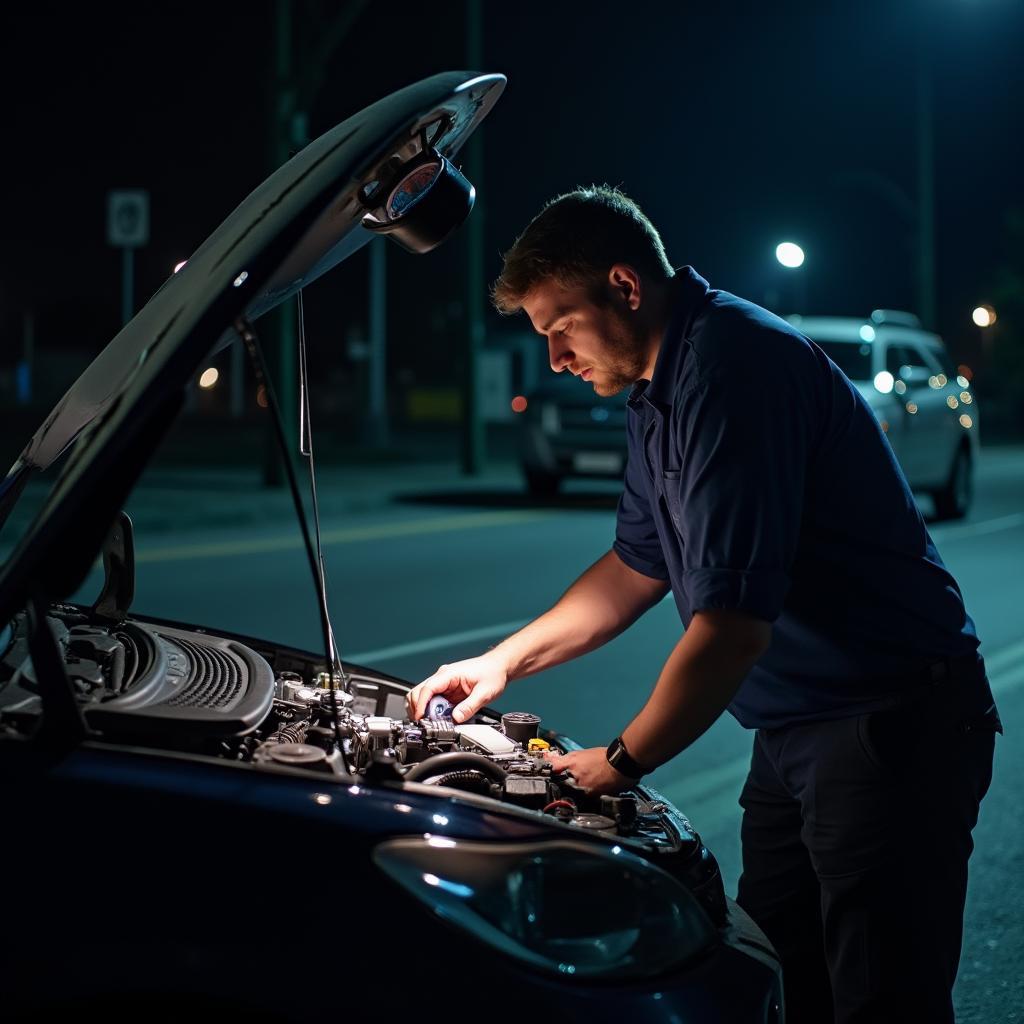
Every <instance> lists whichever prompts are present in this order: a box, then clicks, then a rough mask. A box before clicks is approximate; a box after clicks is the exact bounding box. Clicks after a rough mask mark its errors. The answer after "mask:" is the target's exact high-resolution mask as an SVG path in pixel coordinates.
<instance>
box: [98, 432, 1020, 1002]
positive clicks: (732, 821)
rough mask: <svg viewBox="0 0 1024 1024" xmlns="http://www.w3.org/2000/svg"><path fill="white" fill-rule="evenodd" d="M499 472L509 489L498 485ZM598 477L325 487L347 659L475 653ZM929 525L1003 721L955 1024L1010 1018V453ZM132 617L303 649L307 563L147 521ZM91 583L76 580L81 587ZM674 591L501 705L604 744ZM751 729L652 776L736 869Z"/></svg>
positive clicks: (281, 541) (651, 663)
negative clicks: (370, 493) (957, 506)
mask: <svg viewBox="0 0 1024 1024" xmlns="http://www.w3.org/2000/svg"><path fill="white" fill-rule="evenodd" d="M509 486H512V484H511V481H510V483H509ZM613 492H614V487H613V486H609V487H604V486H603V485H596V486H593V487H588V486H582V485H578V484H574V485H571V490H570V494H569V495H568V496H567V499H566V500H565V501H562V502H559V503H556V504H552V505H546V506H541V507H536V506H531V505H530V504H529V503H528V502H524V501H523V500H522V499H521V498H515V497H514V496H512V495H511V492H510V491H508V490H503V489H502V488H500V487H499V488H497V489H490V490H486V491H481V492H473V491H472V490H471V491H469V492H461V493H456V494H451V493H448V494H444V493H438V494H434V495H431V494H429V493H428V494H422V493H421V494H420V495H419V496H418V497H417V498H416V499H415V500H411V499H410V500H406V501H404V502H402V503H388V504H384V503H381V504H379V505H377V504H375V503H374V502H373V501H372V500H370V499H369V498H368V499H367V501H366V503H365V507H364V508H363V509H362V510H361V511H357V512H354V513H353V512H348V513H346V514H345V515H344V516H341V515H339V514H338V513H337V510H336V509H335V508H334V507H333V506H332V498H331V496H330V495H329V494H327V495H325V499H324V507H323V510H322V511H323V516H324V522H323V526H324V538H325V542H326V556H327V564H328V571H329V590H330V597H331V607H332V615H333V620H334V626H335V631H336V633H337V636H338V640H339V642H340V644H341V647H342V652H343V654H344V655H345V656H347V657H348V658H350V659H352V660H353V661H355V662H359V663H362V664H367V665H371V666H375V667H378V668H381V669H383V670H386V671H388V672H391V673H394V674H396V675H399V676H401V677H404V678H408V679H410V680H413V681H418V680H419V679H421V678H423V677H424V676H426V675H429V674H430V673H431V672H432V671H433V670H434V668H435V667H436V666H437V665H438V664H439V663H441V662H444V661H452V660H455V659H458V658H462V657H467V656H470V655H473V654H476V653H479V652H480V651H482V650H484V649H486V648H487V647H488V646H489V645H492V644H494V643H496V642H497V641H498V640H499V639H501V638H502V637H503V636H504V635H506V634H507V633H509V632H510V631H512V630H514V629H515V628H517V627H518V625H520V624H521V623H523V622H525V621H526V620H527V619H528V618H530V617H531V616H533V615H535V614H536V613H538V612H539V611H541V610H543V609H544V608H546V607H547V606H548V605H549V604H550V603H552V602H553V601H554V600H555V599H557V597H558V596H559V594H560V593H561V592H562V590H564V588H565V587H566V586H567V585H568V584H569V583H570V582H571V581H572V580H573V579H574V578H575V576H576V575H577V574H578V573H579V572H580V571H582V570H583V569H584V568H585V567H586V566H587V565H589V564H590V563H591V562H592V561H593V560H594V559H596V558H598V557H599V556H600V555H601V554H602V553H604V552H605V551H606V550H607V548H608V546H609V544H610V541H611V538H612V531H613V526H614V494H613ZM932 533H933V536H934V538H935V539H936V542H937V543H938V546H939V550H940V551H941V553H942V556H943V558H944V559H945V560H946V562H947V564H948V565H949V567H950V569H951V570H952V572H953V573H954V575H955V576H956V578H957V579H958V581H959V583H960V585H961V589H962V590H963V592H964V595H965V597H966V600H967V606H968V609H969V611H970V613H971V614H972V616H973V617H974V619H975V621H976V623H977V626H978V630H979V633H980V636H981V637H982V641H983V648H982V649H983V653H985V655H986V657H987V659H988V662H989V669H990V676H991V678H992V682H993V685H994V688H995V689H996V692H997V699H998V700H999V703H1000V709H1001V712H1002V716H1003V720H1004V723H1005V726H1006V736H1004V737H1001V738H1000V739H1001V741H1000V742H999V743H998V745H997V755H996V756H997V762H996V774H995V779H994V782H993V785H992V789H991V791H990V794H989V796H988V798H987V800H986V802H985V804H984V806H983V808H982V814H981V820H980V823H979V825H978V828H977V830H976V833H975V837H976V842H977V852H976V854H975V859H974V861H973V862H972V878H971V886H970V893H969V901H968V914H967V928H966V937H965V943H964V955H963V960H962V965H961V973H960V977H959V981H958V987H957V1002H958V1008H959V1018H958V1019H960V1020H962V1021H989V1022H991V1021H1015V1020H1021V1019H1024V1009H1022V1008H1024V914H1021V910H1022V908H1024V871H1022V870H1021V869H1022V867H1024V808H1022V806H1021V804H1020V802H1019V801H1018V800H1017V798H1016V781H1017V780H1018V779H1019V778H1021V777H1022V774H1024V748H1022V746H1021V744H1020V743H1019V742H1018V739H1017V737H1018V736H1019V735H1020V734H1021V732H1022V730H1024V620H1022V617H1021V609H1022V607H1024V580H1022V572H1021V570H1022V568H1024V452H1022V451H1020V450H1009V449H1005V450H1001V449H996V450H992V451H988V452H986V453H985V457H984V458H983V460H982V464H981V467H980V473H979V480H978V493H977V499H976V502H975V506H974V508H973V510H972V513H971V516H970V517H969V519H968V520H967V521H965V522H963V523H957V524H954V525H941V524H937V525H935V526H934V527H933V529H932ZM137 548H138V561H139V578H138V586H137V596H136V600H135V606H134V610H135V611H136V613H138V614H144V613H147V612H148V613H149V614H153V615H159V616H166V617H172V618H178V619H181V620H183V621H190V622H194V623H201V624H205V625H207V626H211V627H212V626H221V627H223V628H226V629H231V630H235V631H238V632H243V633H248V634H251V635H256V636H265V637H267V638H272V639H278V640H281V641H286V642H290V643H294V644H299V645H302V646H307V647H314V648H316V647H318V646H319V643H320V640H319V625H318V619H317V614H316V606H315V602H314V600H313V597H312V588H311V585H310V581H309V577H308V567H307V563H306V561H305V557H304V555H303V553H302V550H301V547H300V541H299V536H298V533H297V531H296V529H295V528H294V527H292V526H287V527H285V526H282V527H280V528H277V527H274V528H267V527H255V528H254V527H247V528H233V529H225V528H221V529H219V530H214V531H205V532H202V533H199V532H197V531H196V530H194V529H193V530H190V531H189V532H187V533H181V534H175V533H174V532H160V533H155V534H153V535H152V536H147V535H145V533H144V532H140V534H139V536H138V537H137ZM96 587H97V582H96V579H95V578H92V579H90V581H89V582H88V584H87V585H86V587H84V588H83V592H82V593H83V595H84V596H89V597H91V596H92V595H93V594H94V593H95V590H96ZM679 633H680V624H679V620H678V617H677V615H676V612H675V608H674V606H673V605H672V603H671V601H670V600H669V601H666V602H663V603H662V604H661V605H659V606H658V607H657V608H655V609H653V610H652V611H651V612H649V613H648V614H647V615H646V616H645V617H644V618H643V619H642V620H641V621H640V622H639V623H637V624H636V625H635V626H634V627H633V628H632V629H631V630H629V631H628V633H626V634H625V635H623V636H622V637H620V638H619V639H617V640H616V641H614V642H613V643H611V644H609V645H608V646H607V647H605V648H604V649H602V650H601V651H599V652H595V653H594V654H591V655H589V656H587V657H585V658H583V659H580V660H579V661H577V662H575V663H572V664H570V665H565V666H562V667H560V668H558V669H556V670H554V671H551V672H548V673H545V674H544V675H543V676H538V677H536V678H533V679H527V680H522V681H520V682H518V683H516V684H514V685H513V686H511V687H510V689H509V691H508V692H507V693H506V695H505V698H504V699H503V700H502V701H501V702H500V706H501V707H502V708H503V709H504V710H513V709H517V710H529V711H533V712H535V713H538V714H540V715H541V716H542V717H543V718H544V720H545V721H546V722H547V723H548V724H549V725H553V726H556V727H557V728H558V729H560V730H561V731H564V732H566V733H568V734H570V735H573V736H574V737H576V738H577V739H578V740H579V741H580V742H582V743H583V744H585V745H593V744H599V743H600V744H604V743H607V742H608V740H609V739H610V738H611V737H612V736H614V735H616V734H617V733H618V732H619V731H620V730H621V728H622V727H623V726H624V725H625V724H626V723H627V722H628V721H629V719H630V717H631V716H632V714H633V713H635V712H636V710H637V709H638V708H639V707H640V706H641V704H642V702H643V700H644V698H645V697H646V695H647V693H648V691H649V689H650V687H651V685H652V684H653V681H654V679H655V678H656V676H657V673H658V670H659V668H660V667H661V664H662V661H663V659H664V658H665V656H666V655H667V654H668V652H669V651H670V650H671V648H672V646H673V645H674V643H675V642H676V640H677V639H678V636H679ZM750 743H751V737H750V735H749V734H748V733H746V732H745V731H744V730H743V729H741V728H740V727H739V726H738V725H737V724H736V723H735V722H734V721H733V720H732V719H731V718H729V717H728V716H724V717H723V718H722V719H721V720H719V722H717V723H716V724H715V725H714V726H713V727H712V729H711V730H710V731H709V732H708V733H707V734H705V736H704V737H702V738H701V740H700V741H698V742H697V743H696V744H695V745H694V746H693V747H692V748H690V749H689V750H688V751H686V752H684V753H683V754H682V755H681V756H679V757H678V758H676V759H675V760H674V761H673V762H671V763H670V764H668V765H666V766H664V767H663V768H661V769H660V770H659V771H658V772H657V774H656V776H655V777H654V782H655V783H656V784H657V785H659V786H660V787H661V789H662V791H663V792H664V793H665V794H666V795H667V796H669V797H670V798H671V799H672V800H673V801H674V802H676V803H677V804H678V805H679V806H680V807H681V809H682V810H683V811H684V812H685V813H687V814H688V815H689V816H690V818H691V819H692V821H693V823H694V825H695V827H696V828H697V830H698V831H699V832H700V833H701V834H702V836H703V837H704V839H705V841H706V843H707V844H708V845H709V846H710V848H711V849H712V850H713V851H714V853H715V854H716V856H717V857H718V858H719V861H720V863H721V865H722V869H723V874H724V877H725V881H726V888H727V890H728V891H730V892H733V891H735V886H736V880H737V877H738V874H739V842H738V834H739V814H740V812H739V807H738V806H737V804H736V798H737V796H738V793H739V789H740V785H741V782H742V778H743V776H744V774H745V768H746V763H747V760H748V758H749V750H750Z"/></svg>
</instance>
